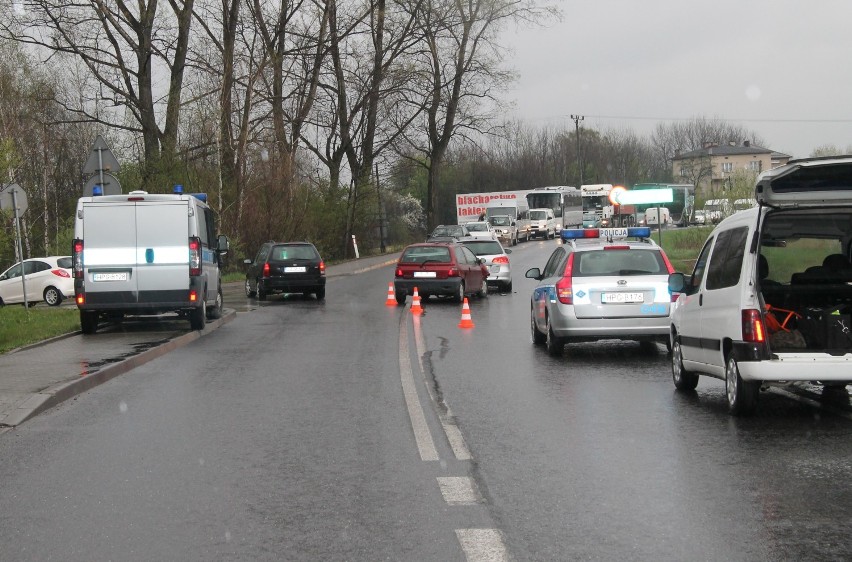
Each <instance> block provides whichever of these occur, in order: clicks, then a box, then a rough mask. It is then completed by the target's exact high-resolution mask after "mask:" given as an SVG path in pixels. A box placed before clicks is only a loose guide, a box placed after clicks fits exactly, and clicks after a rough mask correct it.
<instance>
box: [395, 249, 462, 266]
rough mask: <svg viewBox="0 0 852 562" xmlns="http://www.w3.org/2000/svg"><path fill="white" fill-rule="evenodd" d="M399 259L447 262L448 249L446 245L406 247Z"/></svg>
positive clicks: (404, 260)
mask: <svg viewBox="0 0 852 562" xmlns="http://www.w3.org/2000/svg"><path fill="white" fill-rule="evenodd" d="M399 261H400V263H426V262H437V263H449V262H450V261H451V260H450V249H449V247H446V246H443V247H442V246H414V247H413V248H406V249H405V251H404V252H403V253H402V257H401V258H400V259H399Z"/></svg>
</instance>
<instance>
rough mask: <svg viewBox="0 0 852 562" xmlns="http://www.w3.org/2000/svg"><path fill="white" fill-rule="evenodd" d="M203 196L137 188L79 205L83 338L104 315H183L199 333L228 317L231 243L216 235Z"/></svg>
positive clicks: (76, 262) (76, 259)
mask: <svg viewBox="0 0 852 562" xmlns="http://www.w3.org/2000/svg"><path fill="white" fill-rule="evenodd" d="M205 201H206V196H205V195H204V194H194V195H188V194H184V193H183V189H182V188H181V186H175V193H174V194H153V193H147V192H145V191H133V192H131V193H128V194H122V195H98V194H97V188H96V191H95V194H94V195H93V196H91V197H82V198H80V199H79V200H78V202H77V210H76V213H75V223H74V241H73V243H72V251H73V253H72V272H73V275H74V293H75V300H76V303H77V307H78V308H79V310H80V326H81V329H82V331H83V333H84V334H92V333H95V332H96V331H97V329H98V323H99V321H100V320H101V319H103V318H110V317H117V318H120V317H121V316H123V315H125V314H132V315H150V314H160V313H164V312H178V313H180V314H181V315H185V316H188V317H189V321H190V326H191V327H192V329H193V330H201V329H203V328H204V325H205V324H206V322H207V319H208V318H209V319H213V318H218V317H220V316H221V314H222V306H223V299H222V283H221V277H220V265H221V261H222V256H223V255H224V254H225V253H226V252H227V251H228V239H227V237H226V236H224V235H219V236H218V237H217V236H216V235H215V232H216V226H215V220H214V215H213V212H212V211H211V210H210V208H209V207H208V206H207V204H206V202H205Z"/></svg>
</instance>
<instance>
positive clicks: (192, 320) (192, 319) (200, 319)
mask: <svg viewBox="0 0 852 562" xmlns="http://www.w3.org/2000/svg"><path fill="white" fill-rule="evenodd" d="M205 324H207V299H204V298H202V299H201V306H198V307H196V308H193V309H192V310H191V311H190V313H189V325H190V327H191V328H192V329H193V330H203V329H204V325H205Z"/></svg>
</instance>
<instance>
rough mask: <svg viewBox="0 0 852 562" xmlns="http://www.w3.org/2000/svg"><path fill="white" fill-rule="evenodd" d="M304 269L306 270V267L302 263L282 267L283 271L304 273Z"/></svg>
mask: <svg viewBox="0 0 852 562" xmlns="http://www.w3.org/2000/svg"><path fill="white" fill-rule="evenodd" d="M306 271H307V268H305V266H303V265H300V266H290V267H285V268H284V273H305V272H306Z"/></svg>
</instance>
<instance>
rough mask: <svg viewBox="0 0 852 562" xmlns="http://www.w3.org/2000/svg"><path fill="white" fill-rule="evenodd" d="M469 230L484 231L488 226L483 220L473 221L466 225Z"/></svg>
mask: <svg viewBox="0 0 852 562" xmlns="http://www.w3.org/2000/svg"><path fill="white" fill-rule="evenodd" d="M467 229H468V231H469V232H485V231H486V230H488V226H486V224H485V223H484V222H473V223H470V224H468V225H467Z"/></svg>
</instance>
